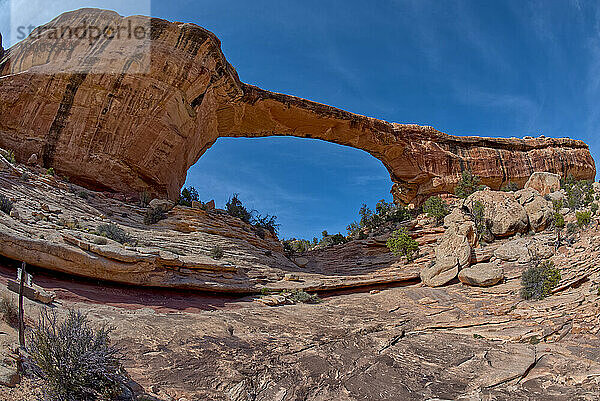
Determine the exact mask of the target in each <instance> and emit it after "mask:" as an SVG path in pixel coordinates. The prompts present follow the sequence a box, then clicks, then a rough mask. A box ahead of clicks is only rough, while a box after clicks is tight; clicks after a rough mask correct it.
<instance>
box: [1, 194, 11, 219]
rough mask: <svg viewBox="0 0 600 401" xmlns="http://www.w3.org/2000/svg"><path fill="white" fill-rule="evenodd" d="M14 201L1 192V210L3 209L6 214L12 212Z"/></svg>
mask: <svg viewBox="0 0 600 401" xmlns="http://www.w3.org/2000/svg"><path fill="white" fill-rule="evenodd" d="M13 205H14V203H13V202H12V201H11V200H10V199H8V198H7V197H6V196H4V195H2V194H0V210H2V211H3V212H4V213H6V214H10V211H11V210H12V208H13Z"/></svg>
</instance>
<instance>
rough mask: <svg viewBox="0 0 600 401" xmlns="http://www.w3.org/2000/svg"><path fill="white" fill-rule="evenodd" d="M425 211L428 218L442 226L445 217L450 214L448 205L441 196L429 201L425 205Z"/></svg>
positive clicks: (433, 197)
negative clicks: (433, 219)
mask: <svg viewBox="0 0 600 401" xmlns="http://www.w3.org/2000/svg"><path fill="white" fill-rule="evenodd" d="M423 211H424V212H425V213H427V216H429V217H433V218H435V221H436V222H437V223H438V224H441V223H442V222H443V221H444V217H446V216H447V215H448V214H450V210H448V205H447V204H446V202H444V201H443V200H442V198H440V197H439V196H432V197H430V198H429V199H427V200H426V201H425V204H424V205H423Z"/></svg>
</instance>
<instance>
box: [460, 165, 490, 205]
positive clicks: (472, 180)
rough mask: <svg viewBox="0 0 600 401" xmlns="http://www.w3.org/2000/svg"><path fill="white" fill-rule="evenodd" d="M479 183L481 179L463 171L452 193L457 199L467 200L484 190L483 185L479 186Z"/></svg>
mask: <svg viewBox="0 0 600 401" xmlns="http://www.w3.org/2000/svg"><path fill="white" fill-rule="evenodd" d="M480 181H481V179H480V178H479V177H478V176H476V175H473V173H471V171H469V170H465V171H463V172H462V177H461V179H460V181H459V182H458V184H456V188H455V190H454V193H455V194H456V196H458V197H459V198H463V199H464V198H468V197H469V195H471V194H474V193H475V192H477V191H481V190H482V189H483V188H485V187H484V186H483V185H480Z"/></svg>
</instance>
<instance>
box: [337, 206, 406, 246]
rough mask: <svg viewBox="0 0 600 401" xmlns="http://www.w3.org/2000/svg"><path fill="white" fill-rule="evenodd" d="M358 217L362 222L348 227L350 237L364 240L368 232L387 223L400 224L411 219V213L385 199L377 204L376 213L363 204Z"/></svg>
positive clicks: (356, 222) (353, 223)
mask: <svg viewBox="0 0 600 401" xmlns="http://www.w3.org/2000/svg"><path fill="white" fill-rule="evenodd" d="M358 215H359V216H360V220H359V221H355V222H352V223H350V224H349V225H348V226H347V227H346V230H348V236H349V237H351V238H353V239H364V238H366V231H367V232H368V231H372V230H376V229H378V228H379V227H381V226H382V225H384V224H385V223H388V222H392V223H399V222H403V221H407V220H410V218H411V215H410V212H409V211H408V209H406V208H405V207H404V206H400V205H395V204H394V203H391V202H386V201H385V200H384V199H381V200H380V201H378V202H377V204H376V205H375V212H373V211H372V210H371V209H370V208H369V207H368V206H367V204H366V203H363V204H362V206H361V208H360V210H359V211H358Z"/></svg>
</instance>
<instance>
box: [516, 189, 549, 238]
mask: <svg viewBox="0 0 600 401" xmlns="http://www.w3.org/2000/svg"><path fill="white" fill-rule="evenodd" d="M515 198H516V199H517V201H518V202H519V203H520V204H521V205H522V206H523V207H524V208H525V212H526V213H527V217H528V218H529V226H530V227H531V229H532V230H534V231H535V232H540V231H542V230H545V229H546V227H548V226H549V225H550V223H551V222H552V218H553V216H554V210H553V209H552V205H551V204H550V202H548V201H547V200H546V199H544V197H543V196H542V195H540V193H539V192H538V191H536V190H534V189H531V188H525V189H522V190H520V191H517V192H515Z"/></svg>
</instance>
